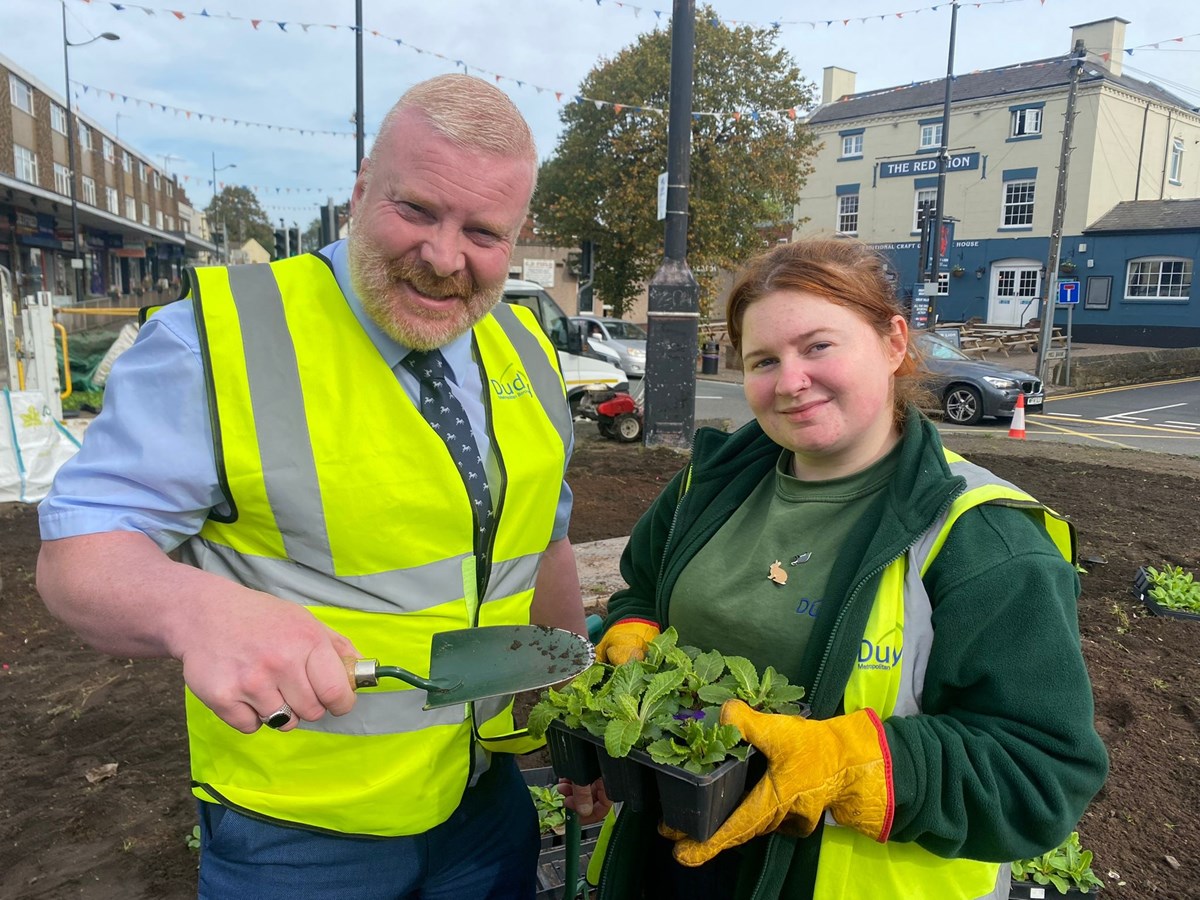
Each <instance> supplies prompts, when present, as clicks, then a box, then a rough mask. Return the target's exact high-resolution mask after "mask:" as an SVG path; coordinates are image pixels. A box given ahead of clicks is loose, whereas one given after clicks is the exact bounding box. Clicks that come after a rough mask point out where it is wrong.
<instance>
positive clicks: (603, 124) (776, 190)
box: [532, 8, 815, 315]
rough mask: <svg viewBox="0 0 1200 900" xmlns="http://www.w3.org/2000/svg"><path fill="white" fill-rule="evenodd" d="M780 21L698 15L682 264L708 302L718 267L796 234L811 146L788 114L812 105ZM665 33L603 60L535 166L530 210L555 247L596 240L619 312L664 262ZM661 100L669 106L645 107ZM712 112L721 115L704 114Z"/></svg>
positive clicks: (606, 288)
mask: <svg viewBox="0 0 1200 900" xmlns="http://www.w3.org/2000/svg"><path fill="white" fill-rule="evenodd" d="M777 36H778V33H777V31H776V30H775V29H761V28H754V27H751V26H739V27H737V28H728V27H726V26H724V25H722V24H720V23H719V22H717V21H716V16H715V13H713V11H712V10H711V9H709V8H705V9H702V10H699V11H698V12H697V14H696V54H695V69H694V71H695V74H694V78H693V100H692V110H693V115H692V136H691V138H692V149H691V184H690V186H689V203H688V261H689V265H690V266H691V268H692V271H693V273H694V274H695V276H696V279H697V280H698V281H699V282H700V286H701V311H702V314H705V315H707V314H708V313H709V312H710V309H711V305H712V303H713V288H714V286H715V280H716V276H717V273H718V272H719V271H720V270H722V269H730V268H734V267H736V266H737V265H739V264H740V263H741V262H743V261H744V260H745V259H746V258H747V257H748V256H750V255H751V254H752V253H754V252H755V251H757V250H760V249H763V248H764V247H765V246H767V245H768V244H770V243H774V241H775V240H776V239H777V237H778V236H780V235H787V234H790V230H791V229H790V225H791V217H792V210H793V207H794V204H795V202H796V201H797V199H798V198H799V194H800V189H801V187H802V186H803V184H804V179H805V177H806V176H807V174H808V173H809V171H810V170H811V159H812V156H813V154H814V152H815V147H814V145H813V138H812V136H811V134H810V133H809V131H808V129H807V128H806V127H805V126H804V125H803V124H802V123H801V121H800V120H799V118H798V117H797V116H796V115H795V114H794V113H789V111H790V110H795V111H797V112H798V111H799V110H803V109H805V108H807V107H809V106H811V105H812V104H813V101H814V97H815V93H814V90H815V88H814V85H812V83H811V82H808V81H806V80H805V79H804V78H803V77H802V76H801V75H800V71H799V69H798V68H797V67H796V65H795V62H794V61H793V60H792V58H791V56H790V55H789V54H788V53H787V52H786V51H784V50H782V49H780V48H778V47H777V46H776V44H775V42H776V38H777ZM670 60H671V33H670V30H669V29H668V30H656V31H653V32H650V33H648V34H645V35H642V36H641V37H640V38H639V39H638V41H637V42H636V43H635V44H633V45H632V46H630V47H626V48H625V49H623V50H622V51H621V52H620V53H618V54H617V55H616V57H615V58H613V59H611V60H606V61H603V62H601V63H600V64H599V65H598V66H597V67H596V68H594V69H593V70H592V71H591V72H590V73H589V74H588V76H587V77H586V78H585V79H584V81H583V84H582V85H581V86H580V89H579V93H580V94H581V95H582V96H584V97H588V98H592V99H593V100H602V101H606V102H607V103H611V104H619V105H620V107H619V108H618V107H616V106H608V105H600V106H597V104H595V103H592V102H588V101H586V100H584V101H577V102H574V103H571V104H569V105H567V106H566V107H565V108H564V110H563V112H562V113H561V118H562V121H563V123H564V125H565V126H566V128H565V130H564V131H563V134H562V136H561V137H560V139H559V143H558V147H557V148H556V150H555V153H554V156H553V157H551V158H550V159H549V160H547V161H546V162H545V163H544V164H543V166H542V169H541V173H540V176H539V182H538V189H537V193H536V195H535V196H534V199H533V206H532V209H533V214H534V217H535V221H536V224H537V227H538V229H539V233H540V234H541V235H542V236H543V237H544V238H547V239H548V240H550V241H552V242H554V243H556V244H558V245H560V246H573V245H576V244H578V243H579V242H580V241H583V240H591V241H594V242H595V246H596V255H595V289H596V293H597V295H598V296H599V297H600V298H601V299H602V301H603V302H604V303H606V304H609V305H611V306H612V308H613V312H614V314H615V315H620V314H621V313H623V312H624V311H625V310H626V309H628V308H629V305H630V303H631V301H632V299H633V298H634V297H635V296H636V295H637V294H638V293H639V292H640V291H641V289H642V287H643V285H644V284H645V283H646V282H647V281H648V280H649V279H650V277H651V276H652V275H653V274H654V272H655V270H656V269H657V268H658V266H659V264H660V263H661V261H662V258H663V240H664V233H665V228H664V223H663V222H661V221H659V220H658V218H657V195H658V188H657V185H658V176H659V173H660V172H664V171H666V168H667V121H668V112H667V108H668V105H669V97H670V83H671V71H670V68H671V66H670ZM646 107H653V108H656V109H661V110H663V112H662V113H656V112H649V111H639V110H638V109H637V108H646ZM710 113H715V115H714V114H710Z"/></svg>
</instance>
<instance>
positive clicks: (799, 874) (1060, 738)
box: [606, 410, 1108, 897]
mask: <svg viewBox="0 0 1200 900" xmlns="http://www.w3.org/2000/svg"><path fill="white" fill-rule="evenodd" d="M780 450H781V448H780V447H779V445H777V444H775V443H774V442H773V441H772V440H771V439H770V438H768V437H767V436H766V435H765V434H764V433H763V431H762V429H761V428H759V427H758V425H757V423H755V422H751V423H750V424H748V425H746V426H745V427H743V428H741V429H739V430H738V431H737V432H734V433H733V434H725V433H723V432H719V431H716V430H713V429H702V430H701V431H700V432H698V433H697V436H696V440H695V443H694V446H693V450H692V459H691V465H690V469H685V470H684V471H682V472H680V473H679V475H677V476H676V477H675V478H674V479H673V480H672V482H671V483H670V484H669V485H668V486H667V488H666V489H665V490H664V491H663V493H662V494H661V495H660V496H659V498H658V499H657V500H656V501H655V503H654V504H653V505H652V506H651V508H650V509H649V510H648V511H647V512H646V514H645V515H643V516H642V518H641V520H640V521H639V522H638V523H637V525H636V526H635V527H634V529H633V532H632V534H631V535H630V539H629V544H628V546H627V547H626V548H625V552H624V553H623V555H622V557H621V574H622V576H623V577H624V579H625V581H626V583H627V584H628V585H629V588H628V589H626V590H622V591H619V592H617V593H616V594H614V595H613V597H612V598H611V600H610V601H609V606H608V610H609V613H608V618H607V621H606V625H608V626H611V624H612V623H614V622H617V621H619V620H621V619H624V618H644V619H649V620H651V621H654V622H657V623H659V625H660V626H661V627H664V628H665V627H666V626H668V625H669V624H670V622H671V616H670V597H671V592H672V589H673V587H674V585H675V582H676V580H677V579H678V577H679V574H680V572H681V571H683V568H684V567H685V566H686V565H687V563H688V561H689V560H690V559H691V558H692V557H693V556H694V555H695V554H696V552H697V550H698V549H699V548H700V547H701V546H703V545H704V543H705V542H706V541H707V540H708V539H709V538H710V537H711V536H712V535H713V534H715V533H716V532H717V530H718V529H719V528H720V527H721V525H722V524H724V522H725V521H726V520H727V519H728V518H729V516H730V515H731V514H732V513H733V511H734V510H735V509H736V508H737V507H738V505H739V504H740V503H741V502H742V500H743V499H744V498H745V497H746V496H747V495H748V494H749V493H750V492H751V491H752V490H753V489H754V487H755V486H756V485H757V484H758V483H759V482H760V481H761V480H762V479H763V478H764V477H767V476H768V475H770V474H771V472H772V471H773V468H774V465H775V463H776V460H777V459H778V457H779V453H780ZM900 453H901V456H900V461H899V465H898V467H897V472H896V476H895V478H894V479H893V480H892V481H891V483H890V484H889V485H888V487H887V489H886V490H885V491H884V492H883V494H881V496H880V498H879V500H878V502H877V503H876V504H875V505H874V506H873V508H872V511H871V512H870V513H869V514H867V515H865V516H864V517H863V519H862V520H861V521H860V522H859V523H858V525H857V526H856V527H855V529H854V531H853V532H852V533H851V536H850V539H849V540H848V541H847V544H846V546H845V548H844V551H843V552H842V553H841V554H840V556H839V560H838V564H837V566H835V571H834V574H833V575H832V576H831V580H830V583H829V585H828V589H827V593H826V600H825V604H824V605H823V607H822V610H821V615H820V616H819V617H818V618H817V620H816V622H815V627H814V631H813V635H812V639H811V641H810V642H809V645H808V647H807V650H806V651H805V653H804V656H803V658H802V660H801V678H800V683H801V684H803V685H804V687H805V688H806V691H807V696H806V700H807V701H808V702H809V703H810V704H811V706H812V715H813V717H815V718H829V717H832V716H836V715H839V714H840V713H841V711H842V710H841V704H842V694H843V691H844V689H845V686H846V683H847V681H848V679H849V677H850V674H851V671H852V669H853V666H854V662H855V660H856V659H857V656H858V652H859V643H860V639H861V637H862V634H863V630H864V627H865V624H866V621H867V616H868V613H869V612H870V607H871V604H872V600H873V598H874V596H875V593H876V589H877V587H878V580H879V577H880V574H881V573H882V571H883V570H884V568H886V566H887V565H888V564H889V563H890V562H891V561H893V560H894V559H896V558H897V557H898V556H900V555H901V554H903V553H904V552H905V551H906V550H907V548H908V547H909V546H911V545H912V544H913V543H914V542H915V541H916V540H917V538H918V537H919V536H920V535H921V534H923V533H924V532H925V531H926V530H928V528H929V527H930V525H931V524H932V523H933V521H934V520H935V519H936V518H937V517H938V516H939V514H940V513H941V512H942V511H943V510H944V509H945V508H946V507H947V506H948V505H949V504H950V502H951V501H952V500H953V499H954V497H956V496H957V495H958V494H959V493H961V492H962V491H963V490H964V488H965V482H964V480H963V479H962V478H961V477H958V476H953V475H951V473H950V470H949V468H948V466H947V464H946V461H945V458H944V456H943V454H942V445H941V441H940V440H939V437H938V434H937V429H936V428H935V427H934V426H933V424H932V423H931V422H929V420H928V419H926V418H925V417H924V416H922V415H921V414H920V413H919V412H917V411H916V410H910V411H909V414H908V417H907V420H906V422H905V427H904V435H903V438H902V446H901V450H900ZM685 483H686V484H687V487H686V490H683V487H684V484H685ZM681 495H682V500H680V497H681ZM924 582H925V586H926V589H927V590H928V592H929V596H930V598H931V600H932V603H933V627H934V634H935V637H934V643H933V647H932V650H931V655H930V659H929V664H928V668H927V671H926V677H925V683H924V693H923V697H922V710H923V712H922V715H919V716H909V717H900V716H894V717H892V718H890V719H888V720H886V721H885V722H884V730H885V732H886V736H887V741H888V747H889V749H890V752H891V756H892V762H893V781H894V787H895V803H896V805H895V819H894V822H893V826H892V831H891V834H890V837H889V840H893V841H916V842H917V843H919V844H920V845H921V846H922V847H924V848H925V849H927V850H929V851H930V852H932V853H935V854H937V855H939V856H943V857H966V858H970V859H979V860H988V861H993V862H1007V861H1011V860H1014V859H1023V858H1025V857H1028V856H1032V855H1035V854H1040V853H1043V852H1045V851H1046V850H1047V849H1049V848H1051V847H1053V846H1055V845H1057V844H1058V843H1059V842H1060V841H1062V840H1063V839H1064V838H1065V837H1066V836H1067V834H1068V833H1069V832H1070V831H1071V830H1072V829H1073V828H1074V827H1075V826H1076V824H1077V823H1078V821H1079V819H1080V816H1081V815H1082V813H1083V810H1084V808H1085V807H1086V806H1087V804H1088V802H1089V801H1090V800H1091V798H1092V797H1093V796H1094V795H1095V793H1096V792H1097V791H1098V790H1099V789H1100V786H1101V785H1102V784H1103V782H1104V778H1105V776H1106V774H1107V769H1108V760H1107V755H1106V753H1105V750H1104V746H1103V744H1102V743H1101V741H1100V738H1099V736H1098V735H1097V734H1096V731H1095V728H1094V725H1093V704H1092V693H1091V685H1090V682H1089V680H1088V675H1087V670H1086V668H1085V666H1084V661H1083V655H1082V652H1081V649H1080V643H1079V628H1078V621H1077V615H1076V600H1077V598H1078V595H1079V579H1078V576H1077V575H1076V573H1075V570H1074V567H1073V566H1072V565H1071V564H1069V563H1068V562H1066V561H1065V560H1064V559H1063V557H1062V555H1061V554H1060V553H1059V552H1058V550H1057V549H1056V548H1055V546H1054V544H1053V543H1052V541H1051V540H1050V538H1049V536H1048V535H1047V534H1046V532H1045V530H1044V528H1043V527H1042V526H1041V525H1040V524H1038V523H1037V522H1035V520H1034V519H1033V517H1031V516H1030V515H1029V514H1027V513H1025V512H1022V511H1021V510H1019V509H1016V508H1013V507H1008V506H1002V505H983V506H979V507H976V508H974V509H972V510H970V511H968V512H967V513H965V514H964V515H963V516H961V517H960V518H959V519H958V521H957V522H956V523H955V525H954V527H953V528H952V529H951V531H950V535H949V537H948V538H947V540H946V543H945V544H944V546H943V547H942V549H941V551H940V552H939V553H938V555H937V557H936V558H935V560H934V561H933V563H932V565H931V566H930V568H929V570H928V571H927V573H926V575H925V578H924ZM716 649H720V648H716ZM634 830H635V829H632V828H626V829H620V831H624V832H625V833H626V834H629V833H630V832H631V831H634ZM819 836H820V829H818V831H817V832H816V834H814V835H813V836H812V837H811V838H809V839H807V840H805V841H800V842H799V843H798V846H797V848H796V850H795V852H794V855H793V856H792V861H791V863H790V867H791V869H792V870H793V871H791V873H790V874H789V876H788V877H787V882H788V888H787V889H786V890H785V891H784V892H783V894H782V896H788V897H811V885H812V879H813V878H815V863H816V859H815V858H816V853H817V851H818V849H819V847H818V842H819ZM615 842H616V841H615V840H614V843H615ZM621 843H624V842H621ZM626 846H628V845H626ZM620 851H621V848H620V847H616V846H611V845H610V848H609V853H610V854H612V853H614V852H616V853H619V852H620ZM764 852H766V851H764ZM745 855H746V856H747V857H754V856H755V855H756V854H755V853H753V852H747V853H746V854H745ZM757 855H758V856H761V855H762V854H761V853H759V854H757ZM768 855H771V854H768ZM610 896H616V895H615V894H610ZM630 896H632V894H631V895H630Z"/></svg>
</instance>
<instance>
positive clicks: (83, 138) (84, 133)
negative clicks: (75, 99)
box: [76, 119, 92, 151]
mask: <svg viewBox="0 0 1200 900" xmlns="http://www.w3.org/2000/svg"><path fill="white" fill-rule="evenodd" d="M76 125H77V127H78V130H79V149H80V150H85V151H86V150H91V149H92V129H90V128H88V127H87V125H85V124H84V123H83V122H80V121H79V120H78V119H77V120H76Z"/></svg>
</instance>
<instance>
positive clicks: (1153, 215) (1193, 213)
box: [1083, 200, 1200, 234]
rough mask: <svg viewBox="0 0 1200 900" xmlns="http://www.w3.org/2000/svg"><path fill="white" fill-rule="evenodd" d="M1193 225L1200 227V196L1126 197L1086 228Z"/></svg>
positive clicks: (1159, 228)
mask: <svg viewBox="0 0 1200 900" xmlns="http://www.w3.org/2000/svg"><path fill="white" fill-rule="evenodd" d="M1191 229H1200V200H1126V201H1125V202H1124V203H1118V204H1117V205H1116V206H1114V207H1113V208H1112V209H1110V210H1109V211H1108V212H1106V213H1105V214H1104V215H1102V216H1101V217H1100V218H1099V219H1097V220H1096V221H1095V222H1093V223H1092V224H1091V225H1089V226H1088V227H1087V228H1085V229H1083V233H1084V234H1089V233H1091V232H1095V231H1187V230H1191Z"/></svg>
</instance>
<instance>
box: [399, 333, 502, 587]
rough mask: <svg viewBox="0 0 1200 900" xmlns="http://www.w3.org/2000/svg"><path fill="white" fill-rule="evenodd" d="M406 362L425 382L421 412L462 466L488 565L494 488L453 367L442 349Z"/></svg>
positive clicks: (478, 548) (478, 546)
mask: <svg viewBox="0 0 1200 900" xmlns="http://www.w3.org/2000/svg"><path fill="white" fill-rule="evenodd" d="M403 362H404V366H405V368H407V369H408V370H409V371H410V372H412V374H413V375H415V376H416V377H417V381H419V382H420V383H421V403H420V407H421V415H423V416H424V417H425V421H427V422H428V423H429V425H430V427H431V428H433V430H434V431H436V432H437V433H438V434H439V435H440V436H441V438H442V440H443V441H445V442H446V449H447V450H449V451H450V457H451V459H453V460H454V462H455V464H457V466H458V473H459V474H460V475H461V476H462V480H463V484H464V485H465V486H466V488H467V496H469V497H470V498H471V505H472V507H473V509H474V512H475V523H476V525H475V527H476V532H475V554H476V555H477V556H478V557H479V559H480V562H481V563H483V564H484V565H486V563H487V552H488V541H489V538H490V536H491V532H492V526H493V525H494V519H493V518H492V491H491V488H489V487H488V481H487V471H486V469H485V468H484V465H483V458H482V457H481V456H480V454H479V450H478V449H477V448H476V447H475V436H474V435H473V434H471V424H470V423H469V422H468V421H467V414H466V413H465V412H464V411H463V408H462V404H460V403H459V402H458V400H457V398H455V396H454V394H452V393H450V386H449V385H448V384H446V374H447V372H448V371H449V367H448V366H447V365H446V360H445V358H444V357H443V356H442V352H441V351H440V350H436V349H434V350H413V351H411V352H410V353H409V354H408V356H406V357H404V361H403Z"/></svg>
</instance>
